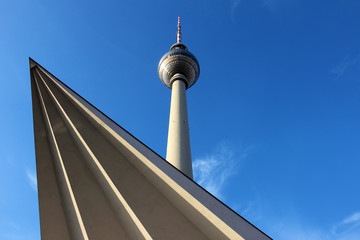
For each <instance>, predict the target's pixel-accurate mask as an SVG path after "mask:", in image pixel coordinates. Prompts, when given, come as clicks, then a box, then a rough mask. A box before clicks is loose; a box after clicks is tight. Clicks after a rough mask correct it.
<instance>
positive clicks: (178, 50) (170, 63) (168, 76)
mask: <svg viewBox="0 0 360 240" xmlns="http://www.w3.org/2000/svg"><path fill="white" fill-rule="evenodd" d="M158 74H159V78H160V80H161V81H162V82H163V83H164V84H165V85H166V86H167V87H168V88H172V87H171V85H172V83H173V81H174V80H176V78H174V75H175V74H181V75H183V76H185V79H181V80H183V81H184V82H185V85H186V88H190V87H191V86H192V85H193V84H194V83H195V82H196V81H197V79H198V78H199V75H200V66H199V62H198V61H197V59H196V57H195V56H194V55H193V54H192V53H191V52H189V51H188V50H187V48H186V46H185V45H184V44H182V43H177V44H174V45H173V46H172V47H171V48H170V51H169V52H167V53H166V54H165V55H164V56H163V57H162V58H161V59H160V62H159V67H158Z"/></svg>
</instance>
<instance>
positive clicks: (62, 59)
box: [0, 0, 360, 240]
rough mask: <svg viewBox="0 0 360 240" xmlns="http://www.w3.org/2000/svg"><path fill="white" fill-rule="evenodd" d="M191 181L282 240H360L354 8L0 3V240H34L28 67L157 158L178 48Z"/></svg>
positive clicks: (204, 1) (359, 58) (348, 2)
mask: <svg viewBox="0 0 360 240" xmlns="http://www.w3.org/2000/svg"><path fill="white" fill-rule="evenodd" d="M178 15H181V17H182V33H183V37H182V40H183V43H184V44H186V45H187V47H188V48H189V50H190V51H191V52H192V53H194V54H195V56H196V57H197V58H198V60H199V62H200V67H201V74H200V78H199V80H198V82H197V83H196V84H195V85H194V86H193V87H192V88H191V89H189V90H188V91H187V96H188V112H189V123H190V135H191V147H192V156H193V163H194V171H195V180H196V181H197V182H198V183H199V184H201V185H202V186H204V187H205V188H206V189H208V190H209V191H210V192H212V193H213V194H214V195H215V196H216V197H218V198H219V199H220V200H222V201H223V202H224V203H226V204H227V205H228V206H230V207H231V208H233V209H234V210H235V211H236V212H238V213H239V214H240V215H241V216H243V217H245V218H246V219H247V220H249V221H250V222H251V223H253V224H254V225H256V226H257V227H258V228H260V229H261V230H262V231H264V232H265V233H266V234H268V235H269V236H271V237H272V238H274V239H279V240H292V239H294V240H297V239H299V240H300V239H310V240H320V239H321V240H345V239H346V240H355V239H356V240H359V239H360V187H359V183H360V171H359V170H360V161H359V160H360V146H359V144H360V41H359V40H360V1H358V0H345V1H338V0H327V1H324V0H323V1H321V0H318V1H314V0H197V1H194V0H191V1H169V0H163V1H142V0H138V1H130V0H123V1H101V2H100V1H73V0H63V1H45V0H35V1H30V0H2V1H1V2H0V73H1V75H0V76H1V77H0V80H1V87H0V109H1V118H0V136H1V137H0V189H1V194H0V239H2V240H29V239H30V240H31V239H40V228H39V216H38V203H37V191H36V166H35V152H34V139H33V125H32V106H31V90H30V75H29V64H28V57H31V58H33V59H34V60H35V61H37V62H38V63H39V64H41V65H42V66H43V67H45V68H46V69H47V70H48V71H50V72H51V73H52V74H54V75H55V76H57V77H58V78H59V79H60V80H62V81H63V82H65V83H66V84H67V85H68V86H70V87H71V88H72V89H74V90H75V91H76V92H77V93H79V94H80V95H81V96H83V97H84V98H85V99H87V100H88V101H89V102H91V103H92V104H93V105H95V106H96V107H97V108H99V109H100V110H101V111H103V112H104V113H105V114H107V115H108V116H109V117H110V118H112V119H113V120H114V121H116V122H117V123H118V124H119V125H121V126H122V127H124V128H125V129H126V130H128V131H129V132H130V133H132V134H133V135H134V136H135V137H137V138H138V139H140V140H141V141H142V142H144V143H145V144H146V145H148V146H149V147H150V148H152V149H153V150H154V151H155V152H157V153H159V154H160V155H161V156H163V157H165V152H166V141H167V130H168V129H167V128H168V119H169V110H170V93H171V92H170V90H169V89H167V88H166V87H165V86H164V85H163V84H162V83H161V81H160V80H159V78H158V76H157V65H158V62H159V60H160V58H161V57H162V55H163V54H164V53H165V52H167V51H168V50H169V48H170V46H171V45H172V44H173V43H175V41H176V30H177V28H176V24H177V16H178Z"/></svg>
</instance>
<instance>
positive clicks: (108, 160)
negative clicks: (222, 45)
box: [30, 60, 271, 240]
mask: <svg viewBox="0 0 360 240" xmlns="http://www.w3.org/2000/svg"><path fill="white" fill-rule="evenodd" d="M30 66H31V69H30V74H31V84H32V97H33V115H34V131H35V132H34V135H35V150H36V164H37V177H38V194H39V206H40V208H39V209H40V225H41V237H42V239H62V240H66V239H87V238H88V239H105V240H106V239H174V240H177V239H199V240H201V239H260V240H262V239H271V238H269V237H268V236H266V235H265V234H264V233H262V232H261V231H260V230H258V229H257V228H256V227H254V226H253V225H251V224H250V223H249V222H247V221H246V220H244V219H243V218H242V217H240V216H239V215H237V214H236V213H234V212H233V211H231V209H229V208H228V207H226V206H225V205H224V204H222V203H221V202H220V201H218V200H217V199H216V198H214V197H213V196H212V195H211V194H209V193H208V192H206V191H205V190H204V189H202V188H201V187H200V186H198V185H197V184H196V183H195V182H193V181H192V180H191V179H190V178H188V177H186V176H185V175H184V174H183V173H181V172H180V171H178V170H177V169H176V168H175V167H173V166H172V165H170V164H169V163H168V162H167V161H165V160H164V159H163V158H161V157H160V156H158V155H157V154H156V153H154V152H153V151H151V149H149V148H148V147H147V146H146V145H144V144H143V143H141V142H140V141H138V140H137V139H136V138H135V137H133V136H132V135H131V134H129V133H128V132H126V131H125V130H124V129H122V128H121V127H120V126H118V125H117V124H116V123H114V122H113V121H112V120H111V119H109V118H108V117H106V116H105V115H104V114H102V113H101V112H100V111H98V110H97V109H96V108H94V107H93V106H92V105H91V104H89V103H88V102H86V101H85V100H84V99H82V98H81V97H80V96H79V95H77V94H76V93H75V92H73V91H72V90H71V89H69V88H68V87H67V86H66V85H64V84H63V83H62V82H60V81H59V80H58V79H56V78H55V77H54V76H52V75H51V74H50V73H48V72H47V71H46V70H45V69H43V68H42V67H41V66H40V65H38V64H37V63H36V62H34V61H32V60H31V64H30ZM180 85H181V84H180ZM180 101H181V100H180ZM185 110H186V109H185ZM189 150H190V149H189Z"/></svg>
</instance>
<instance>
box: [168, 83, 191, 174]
mask: <svg viewBox="0 0 360 240" xmlns="http://www.w3.org/2000/svg"><path fill="white" fill-rule="evenodd" d="M166 160H167V161H169V162H170V163H171V164H172V165H174V166H175V167H176V168H177V169H179V170H180V171H182V172H183V173H185V174H186V175H187V176H188V177H190V178H192V177H193V173H192V162H191V150H190V136H189V123H188V114H187V103H186V85H185V83H184V81H182V80H175V81H174V82H173V83H172V91H171V107H170V120H169V133H168V142H167V152H166Z"/></svg>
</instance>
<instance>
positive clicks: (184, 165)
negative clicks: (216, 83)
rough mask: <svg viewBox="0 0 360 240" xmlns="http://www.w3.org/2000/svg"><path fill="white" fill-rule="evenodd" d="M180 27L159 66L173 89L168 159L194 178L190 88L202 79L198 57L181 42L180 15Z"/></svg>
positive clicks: (161, 76)
mask: <svg viewBox="0 0 360 240" xmlns="http://www.w3.org/2000/svg"><path fill="white" fill-rule="evenodd" d="M177 28H178V30H177V42H176V43H175V44H174V45H172V46H171V48H170V51H169V52H167V53H165V55H164V56H163V57H162V58H161V59H160V62H159V67H158V74H159V77H160V80H161V81H162V82H163V83H164V84H165V85H166V86H167V87H168V88H170V89H171V107H170V120H169V133H168V142H167V152H166V160H167V161H168V162H170V163H171V164H172V165H174V166H175V167H177V168H178V169H179V170H180V171H182V172H183V173H185V174H186V175H187V176H188V177H190V178H192V177H193V173H192V162H191V151H190V137H189V123H188V115H187V105H186V89H188V88H190V87H191V86H192V85H194V83H195V82H196V81H197V79H198V78H199V74H200V66H199V62H198V61H197V59H196V57H195V56H194V55H193V54H192V53H191V52H189V51H188V49H187V47H186V46H185V45H184V44H182V43H181V25H180V16H178V26H177Z"/></svg>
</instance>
